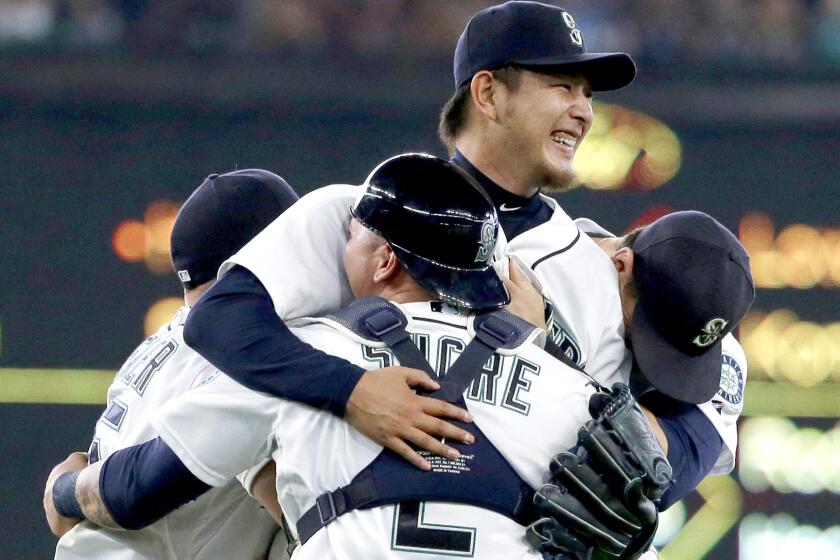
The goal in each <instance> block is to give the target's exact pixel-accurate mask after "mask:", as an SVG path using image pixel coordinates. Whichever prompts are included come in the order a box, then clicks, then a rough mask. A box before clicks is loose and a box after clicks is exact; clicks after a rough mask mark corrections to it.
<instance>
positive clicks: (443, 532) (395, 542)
mask: <svg viewBox="0 0 840 560" xmlns="http://www.w3.org/2000/svg"><path fill="white" fill-rule="evenodd" d="M425 510H426V504H425V503H424V502H402V503H400V504H397V506H396V508H395V510H394V530H393V536H392V537H391V548H392V549H394V550H405V551H410V552H426V553H435V554H445V555H448V556H466V557H471V556H473V553H474V552H475V528H473V527H456V526H454V525H436V524H432V523H426V522H425V521H424V520H423V518H424V515H425Z"/></svg>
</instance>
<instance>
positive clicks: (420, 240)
mask: <svg viewBox="0 0 840 560" xmlns="http://www.w3.org/2000/svg"><path fill="white" fill-rule="evenodd" d="M365 187H366V188H365V191H364V192H363V193H362V195H361V196H360V197H359V199H358V200H357V201H356V204H355V205H354V207H353V209H352V214H353V217H355V218H356V219H357V220H358V221H359V222H361V223H362V225H364V226H365V227H366V228H368V229H369V230H371V231H373V232H374V233H377V234H379V235H381V236H382V237H383V238H385V240H386V241H387V242H388V243H389V244H390V245H391V247H392V248H393V249H394V253H396V255H397V258H399V260H400V263H401V264H402V265H403V267H405V269H406V271H407V272H408V274H409V275H410V276H411V277H412V278H413V279H414V281H415V282H417V283H418V284H419V285H420V286H422V287H423V288H425V289H426V290H428V291H430V292H433V293H435V294H436V295H437V296H438V297H440V298H441V300H443V301H445V302H447V303H450V304H453V305H457V306H459V307H466V308H468V309H477V310H489V309H497V308H499V307H502V306H504V305H506V304H507V303H508V302H509V301H510V296H509V295H508V293H507V290H506V289H505V287H504V284H503V283H502V281H501V279H500V278H499V276H498V274H496V271H495V270H494V269H493V266H492V260H493V250H494V247H495V245H496V238H497V235H498V232H499V219H498V216H497V215H496V210H495V208H494V207H493V203H492V202H491V201H490V198H489V197H488V196H487V194H486V193H485V192H484V191H483V190H482V189H481V187H480V186H479V185H478V183H476V182H475V180H474V179H473V178H472V177H470V176H469V175H468V174H467V173H466V172H465V171H464V170H462V169H461V168H459V167H458V166H456V165H455V164H453V163H451V162H449V161H446V160H442V159H440V158H436V157H434V156H431V155H428V154H403V155H399V156H395V157H392V158H391V159H388V160H386V161H384V162H383V163H381V164H379V166H377V167H376V169H374V170H373V171H372V172H371V174H370V176H368V178H367V181H365Z"/></svg>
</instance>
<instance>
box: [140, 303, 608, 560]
mask: <svg viewBox="0 0 840 560" xmlns="http://www.w3.org/2000/svg"><path fill="white" fill-rule="evenodd" d="M401 307H402V309H403V310H404V312H405V314H406V316H407V317H409V323H408V326H407V330H408V331H409V332H411V333H413V336H414V337H415V340H422V343H420V344H419V346H421V347H422V348H424V349H425V351H426V352H427V356H428V359H429V362H430V363H431V364H434V365H435V367H436V369H442V368H446V367H448V365H449V364H451V363H452V362H453V361H454V359H455V358H457V356H458V354H459V353H460V352H461V351H462V350H463V347H464V346H465V344H466V342H467V341H469V340H470V339H471V338H472V336H473V332H472V321H471V319H470V318H468V317H467V316H464V315H462V314H458V313H457V312H454V311H452V310H451V309H449V308H447V307H445V306H444V307H443V308H441V307H440V306H435V305H430V304H429V303H412V304H406V305H403V306H401ZM291 327H292V331H293V332H294V333H295V335H297V336H298V337H300V338H301V339H302V340H303V341H304V342H307V343H309V344H312V345H313V346H315V347H317V348H319V349H321V350H324V351H326V352H328V353H330V354H334V355H337V356H340V357H342V358H345V359H347V360H349V361H351V362H353V363H355V364H357V365H359V366H361V367H363V368H366V369H377V368H380V367H383V366H386V365H389V364H396V363H397V361H396V359H395V358H394V357H393V355H392V354H391V353H390V351H389V350H387V348H385V347H384V344H382V343H378V342H370V341H365V340H364V339H361V338H359V337H358V336H357V335H355V334H354V333H352V332H351V331H349V330H347V329H345V328H344V327H341V326H340V325H338V324H337V323H334V322H333V321H331V320H329V319H304V320H301V321H296V322H293V324H292V325H291ZM540 333H541V331H535V333H534V334H532V336H531V337H529V339H528V340H526V341H525V342H524V343H523V344H522V345H520V346H519V347H517V348H516V349H514V350H501V351H500V352H499V353H498V355H497V356H496V357H495V359H496V360H498V365H497V366H495V367H494V368H493V373H492V375H490V374H488V375H487V376H483V377H481V378H479V379H478V380H477V381H476V382H474V383H473V385H472V386H471V387H470V388H468V389H467V390H466V391H465V393H464V394H465V401H466V404H467V408H468V410H469V411H470V413H471V414H472V415H473V417H474V419H475V423H476V425H477V426H479V427H480V428H481V429H482V431H483V432H484V433H485V434H486V435H487V437H488V438H489V440H490V441H491V442H492V443H493V445H494V446H495V447H496V448H497V449H498V450H499V451H500V452H501V454H502V455H503V456H504V458H505V459H506V460H507V462H508V463H510V465H511V466H512V467H513V469H514V470H515V471H516V472H517V473H518V474H519V476H520V477H521V478H522V479H523V480H524V481H526V482H527V483H528V485H530V486H531V487H533V488H537V487H539V486H540V485H542V484H543V483H545V482H546V481H547V480H548V476H549V473H548V471H547V469H546V465H548V463H549V461H550V459H551V457H552V456H553V455H554V454H555V453H557V452H558V451H560V450H564V449H568V448H570V447H572V446H573V445H574V444H575V443H576V437H577V436H576V433H577V428H578V427H579V426H581V425H582V424H583V423H584V422H585V421H586V420H588V419H589V414H588V411H587V405H588V399H589V396H590V394H591V393H592V391H593V389H592V387H591V386H589V385H587V382H588V381H589V379H588V378H587V377H586V376H585V375H583V374H582V373H580V372H578V371H576V370H574V369H572V368H569V367H567V366H565V365H563V364H562V363H560V362H559V361H557V360H555V359H554V358H552V357H550V356H549V355H548V354H546V353H545V352H544V351H543V350H541V349H540V348H539V346H538V345H535V344H533V343H532V340H533V338H534V336H536V335H538V334H540ZM211 422H212V423H213V429H212V430H207V429H206V426H207V424H208V423H211ZM155 427H156V429H158V430H159V432H160V434H161V437H162V438H163V439H164V441H166V443H167V444H168V445H169V446H170V447H171V448H172V449H173V451H174V452H175V453H176V454H177V455H178V456H179V457H180V458H181V459H182V460H183V461H184V463H185V464H187V466H188V467H189V468H190V469H191V470H192V472H193V473H194V474H195V475H196V476H198V477H199V478H201V479H202V480H204V481H205V482H207V483H208V484H217V483H219V482H221V481H222V480H224V479H225V478H226V477H229V476H230V475H231V474H234V473H236V472H239V471H240V470H242V469H243V468H244V467H245V466H247V463H248V461H250V460H253V458H254V457H256V456H259V455H260V454H261V453H264V452H266V450H267V449H268V448H269V447H271V446H273V447H274V453H273V456H274V459H275V461H276V462H277V492H278V497H279V501H280V504H281V506H282V508H283V511H284V513H285V515H286V518H287V521H288V522H289V525H290V527H292V528H295V527H296V523H297V521H298V519H299V518H300V516H301V514H302V513H303V512H305V511H306V510H307V509H309V508H310V507H312V506H313V505H314V503H315V499H316V497H317V496H319V495H320V494H322V493H324V492H328V491H332V490H335V489H336V488H338V487H340V486H343V485H346V484H348V483H349V482H350V481H351V480H352V479H353V477H354V476H355V475H356V474H357V473H359V472H360V471H361V470H362V469H363V468H364V467H365V466H367V465H368V464H369V463H370V462H371V461H372V460H373V459H374V458H376V457H377V455H378V454H379V453H380V452H381V451H382V448H381V447H380V446H379V445H377V444H376V443H374V442H373V441H371V440H369V439H367V438H366V437H365V436H363V435H362V434H360V433H359V432H357V431H356V430H355V428H353V427H352V426H350V425H349V424H347V423H346V422H344V421H343V420H341V419H339V418H337V417H336V416H334V415H332V414H330V413H328V412H324V411H321V410H318V409H315V408H312V407H309V406H306V405H302V404H298V403H293V402H289V401H285V400H282V399H276V398H273V397H268V396H266V395H262V394H259V393H254V392H252V391H250V390H248V389H246V388H244V387H242V386H240V385H238V384H237V383H235V382H234V381H232V380H230V379H229V378H227V377H226V376H219V377H217V378H215V379H213V380H212V381H210V382H209V383H207V384H205V385H204V386H202V387H199V388H197V389H196V390H193V391H189V392H188V393H186V394H184V395H183V396H182V397H181V398H179V399H178V401H177V402H175V401H173V402H171V403H169V405H167V406H166V407H164V409H163V410H162V411H161V414H160V415H159V416H158V418H157V419H156V420H155ZM468 453H469V447H466V448H465V452H464V455H462V458H461V459H460V460H458V461H448V460H445V459H442V458H439V457H429V458H430V461H431V462H432V464H433V465H434V468H435V469H438V470H442V471H445V472H451V473H452V476H459V473H461V472H464V471H465V470H469V469H470V462H471V461H472V460H473V458H472V457H471V456H469V455H467V454H468ZM243 457H246V458H245V459H243ZM407 516H408V517H411V516H413V517H412V518H411V519H406V517H407ZM430 532H434V533H436V535H437V542H438V544H435V542H436V541H435V540H434V539H433V540H429V541H428V542H427V541H426V540H424V539H426V538H427V537H428V536H429V533H430ZM441 532H444V534H445V533H447V532H449V533H452V534H456V535H458V538H457V539H454V541H456V544H454V545H452V544H451V541H446V539H444V541H446V542H450V544H447V545H441V544H440V534H441ZM524 534H525V531H524V528H523V527H522V526H521V525H519V524H517V523H516V522H514V521H513V520H511V519H510V518H508V517H506V516H504V515H502V514H499V513H495V512H493V511H490V510H487V509H480V508H477V507H474V506H468V505H461V504H453V503H425V504H423V505H422V506H421V507H420V508H419V509H417V510H403V509H401V506H396V505H388V506H382V507H378V508H373V509H367V510H357V511H353V512H350V513H348V514H345V515H343V516H341V517H339V518H338V519H337V520H336V521H335V522H333V523H332V524H330V525H329V526H327V527H325V528H322V529H321V530H320V531H318V532H317V533H316V534H315V536H313V537H312V539H311V540H310V541H309V542H307V543H306V544H305V545H304V546H303V547H301V548H300V549H299V550H298V551H297V552H296V553H295V554H294V556H293V558H295V559H296V560H297V559H308V558H318V559H319V560H320V559H328V558H335V559H347V560H351V559H352V560H356V559H359V558H378V559H402V558H418V559H421V558H422V559H427V560H430V559H432V558H448V557H450V556H452V555H457V556H463V557H475V558H488V559H500V560H501V559H505V560H507V559H511V558H531V559H534V560H537V559H539V558H540V555H538V554H536V553H535V552H534V551H532V550H531V549H530V546H529V545H528V543H527V542H526V540H525V538H524ZM450 545H451V546H453V547H454V548H452V549H447V548H445V546H450ZM442 546H443V547H444V548H441V547H442Z"/></svg>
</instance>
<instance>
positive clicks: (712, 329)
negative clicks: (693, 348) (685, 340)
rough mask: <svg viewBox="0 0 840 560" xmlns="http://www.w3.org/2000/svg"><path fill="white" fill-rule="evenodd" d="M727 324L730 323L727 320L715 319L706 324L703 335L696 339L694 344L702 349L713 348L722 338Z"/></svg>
mask: <svg viewBox="0 0 840 560" xmlns="http://www.w3.org/2000/svg"><path fill="white" fill-rule="evenodd" d="M727 323H728V321H727V320H726V319H721V318H720V317H715V318H714V319H712V320H711V321H709V322H708V323H706V326H705V327H703V333H702V334H700V335H697V336H696V337H694V340H693V341H692V342H694V344H696V345H697V346H699V347H701V348H705V347H706V346H711V345H712V344H714V343H715V342H717V339H719V338H720V337H721V336H722V334H723V329H724V328H725V327H726V325H727Z"/></svg>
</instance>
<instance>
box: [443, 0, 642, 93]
mask: <svg viewBox="0 0 840 560" xmlns="http://www.w3.org/2000/svg"><path fill="white" fill-rule="evenodd" d="M508 65H517V66H523V67H526V68H528V67H532V68H534V69H544V70H548V69H554V68H556V69H557V70H561V71H562V72H564V73H568V74H582V75H583V76H585V77H586V78H587V79H588V80H589V84H590V85H591V86H592V89H593V90H594V91H609V90H614V89H619V88H623V87H624V86H626V85H628V84H629V83H630V82H632V81H633V78H634V77H635V76H636V65H635V63H634V62H633V59H632V58H631V57H630V55H629V54H627V53H588V52H586V45H585V43H584V41H583V35H582V34H581V31H580V29H578V28H577V24H576V23H575V20H574V18H573V17H572V15H571V14H570V13H569V12H567V11H566V10H564V9H563V8H560V7H558V6H551V5H549V4H542V3H540V2H522V1H519V0H514V1H512V2H505V3H504V4H500V5H498V6H491V7H490V8H487V9H484V10H482V11H480V12H478V13H477V14H475V15H474V16H473V17H472V19H471V20H470V21H469V23H467V26H466V27H465V28H464V32H463V33H461V37H460V38H459V39H458V46H457V47H455V89H458V88H460V87H461V86H462V85H464V84H466V83H467V82H469V81H470V80H471V79H472V77H473V76H474V75H475V73H476V72H478V71H480V70H495V69H497V68H501V67H503V66H508Z"/></svg>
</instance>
